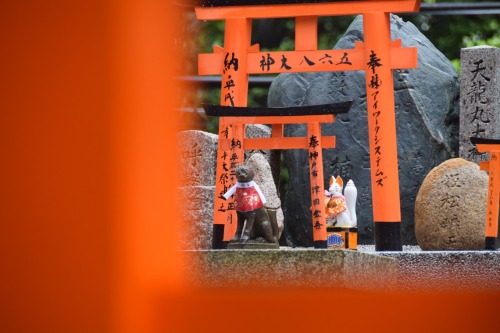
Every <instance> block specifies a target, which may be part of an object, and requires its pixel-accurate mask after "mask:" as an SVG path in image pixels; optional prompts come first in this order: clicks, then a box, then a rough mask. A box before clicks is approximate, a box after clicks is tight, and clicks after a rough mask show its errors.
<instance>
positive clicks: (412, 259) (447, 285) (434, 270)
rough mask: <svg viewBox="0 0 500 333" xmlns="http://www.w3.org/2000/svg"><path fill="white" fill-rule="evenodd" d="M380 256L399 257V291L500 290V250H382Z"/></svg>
mask: <svg viewBox="0 0 500 333" xmlns="http://www.w3.org/2000/svg"><path fill="white" fill-rule="evenodd" d="M379 255H381V256H384V257H389V258H394V259H396V260H397V271H398V287H397V289H398V290H400V291H409V292H422V291H425V292H447V293H450V292H453V293H458V292H488V293H491V292H496V293H498V292H499V291H500V252H499V251H412V252H380V253H379Z"/></svg>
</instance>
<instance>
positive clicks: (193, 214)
mask: <svg viewBox="0 0 500 333" xmlns="http://www.w3.org/2000/svg"><path fill="white" fill-rule="evenodd" d="M177 191H178V194H179V195H178V196H177V198H178V200H179V201H178V207H179V209H181V210H182V213H181V214H180V218H181V220H180V228H179V248H180V249H182V250H208V249H211V248H212V236H213V235H212V233H213V232H212V230H213V222H212V221H213V214H214V195H215V186H185V187H178V188H177ZM172 223H173V221H172Z"/></svg>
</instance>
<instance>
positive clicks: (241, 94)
mask: <svg viewBox="0 0 500 333" xmlns="http://www.w3.org/2000/svg"><path fill="white" fill-rule="evenodd" d="M195 4H196V5H197V7H196V8H195V10H196V16H197V18H198V19H199V20H225V33H224V47H215V48H214V53H211V54H200V55H199V63H198V65H199V74H200V75H221V76H222V86H221V101H220V104H221V105H222V106H230V107H245V106H246V105H247V95H248V76H249V74H269V73H289V72H319V71H348V70H364V71H365V72H366V90H367V112H368V134H369V145H370V167H371V182H372V203H373V218H374V222H375V228H374V229H375V248H376V250H377V251H401V250H402V244H401V208H400V197H399V176H398V161H397V144H396V119H395V108H394V83H393V77H392V70H394V69H403V68H415V67H416V66H417V50H416V48H403V47H402V46H401V41H400V40H397V41H391V33H390V18H389V13H401V12H414V11H418V10H419V6H420V0H364V1H349V0H347V1H338V0H337V1H335V0H330V1H327V0H324V1H321V0H309V1H300V0H267V1H266V0H257V1H250V0H236V1H225V0H206V1H197V2H196V3H195ZM356 14H362V15H363V25H364V34H365V36H364V43H356V45H355V47H354V49H349V50H318V48H317V19H318V16H341V15H356ZM283 17H294V18H295V20H296V24H295V29H296V30H295V51H283V52H281V51H278V52H260V49H259V45H258V44H257V45H251V43H250V41H251V24H252V19H264V18H283ZM284 123H285V122H283V123H281V124H280V123H275V124H273V133H282V132H283V124H284ZM244 127H245V124H242V123H234V124H232V123H231V120H230V119H226V117H222V118H221V119H220V123H219V137H221V135H222V134H223V133H224V136H225V138H224V139H229V140H234V141H235V142H238V140H240V142H241V140H244ZM229 129H230V130H229ZM273 135H274V134H273ZM276 149H279V148H278V147H276ZM243 152H244V148H241V147H240V146H236V147H231V150H230V151H228V150H227V148H223V147H221V146H219V150H218V159H217V160H218V165H217V178H216V179H217V180H220V179H222V178H221V177H223V176H224V175H226V176H227V177H223V178H224V183H222V182H221V181H217V183H216V195H215V196H216V198H215V209H214V210H215V213H214V230H215V229H216V228H215V227H216V226H217V225H219V226H221V225H223V226H225V228H224V232H223V234H224V235H223V239H224V240H229V239H230V238H231V237H232V236H233V234H234V228H233V227H231V222H232V221H233V220H235V219H234V215H235V213H234V211H231V210H229V209H223V210H218V209H217V208H218V207H223V206H224V205H226V204H227V203H225V202H223V201H222V200H223V199H221V198H220V197H219V194H220V193H221V192H223V191H224V189H225V187H228V186H230V185H231V184H230V183H228V182H226V179H229V180H230V175H231V174H230V169H228V171H226V169H227V166H224V165H223V163H224V161H223V160H222V157H223V156H226V157H227V156H231V157H232V158H233V160H232V161H231V162H232V163H233V164H235V163H242V162H243ZM318 167H319V168H321V174H323V172H322V171H323V166H322V165H320V166H318ZM322 187H323V186H322V185H321V190H323V188H322ZM318 214H322V215H323V218H324V207H323V211H322V212H319V213H318ZM314 223H315V222H314V221H313V224H314ZM316 225H318V226H319V224H316ZM320 228H325V229H326V226H324V225H323V226H320ZM320 231H321V232H319V233H317V234H316V233H315V239H314V242H315V247H326V238H325V239H321V238H322V237H323V236H322V235H323V234H324V235H325V237H326V232H322V230H320ZM316 235H319V236H316ZM317 237H319V238H317Z"/></svg>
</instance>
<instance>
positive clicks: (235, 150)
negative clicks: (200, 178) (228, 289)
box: [212, 18, 252, 249]
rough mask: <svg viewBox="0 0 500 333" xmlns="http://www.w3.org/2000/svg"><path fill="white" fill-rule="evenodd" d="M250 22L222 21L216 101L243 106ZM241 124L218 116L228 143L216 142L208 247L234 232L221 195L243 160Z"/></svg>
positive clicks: (232, 216)
mask: <svg viewBox="0 0 500 333" xmlns="http://www.w3.org/2000/svg"><path fill="white" fill-rule="evenodd" d="M251 25H252V21H251V20H250V19H246V18H234V19H228V20H226V28H225V34H224V50H223V51H219V52H223V57H222V59H223V64H222V66H223V67H222V68H223V70H222V84H221V96H220V104H221V105H226V106H231V107H234V106H246V105H247V95H248V74H247V71H246V67H247V53H248V48H249V47H250V37H251V35H250V34H251V31H252V29H251ZM244 134H245V125H243V124H232V123H231V121H230V120H228V119H226V118H225V117H221V118H220V121H219V137H220V138H226V139H231V145H230V146H229V147H225V146H223V145H219V147H218V150H217V169H216V184H215V205H214V234H213V240H212V248H214V249H221V248H224V247H225V246H224V242H227V241H229V240H230V239H231V238H232V237H233V236H234V233H235V231H236V211H235V210H234V202H233V199H232V198H230V199H229V200H227V201H226V200H224V198H223V197H222V195H223V194H224V193H225V192H227V190H228V189H229V188H231V187H232V186H233V185H234V184H235V183H236V178H235V175H234V168H235V167H236V166H237V165H239V164H242V163H243V162H244V148H243V146H242V144H243V138H244Z"/></svg>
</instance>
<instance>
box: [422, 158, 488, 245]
mask: <svg viewBox="0 0 500 333" xmlns="http://www.w3.org/2000/svg"><path fill="white" fill-rule="evenodd" d="M487 191H488V176H487V174H486V172H484V171H480V170H479V166H478V165H477V164H475V163H473V162H469V161H466V160H464V159H462V158H454V159H450V160H448V161H446V162H444V163H442V164H441V165H439V166H438V167H436V168H434V169H433V170H432V171H431V172H430V173H429V174H428V175H427V177H425V180H424V182H423V184H422V187H421V188H420V191H419V192H418V196H417V199H416V202H415V235H416V237H417V241H418V245H420V247H421V248H422V250H481V249H484V237H485V221H486V197H487Z"/></svg>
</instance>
